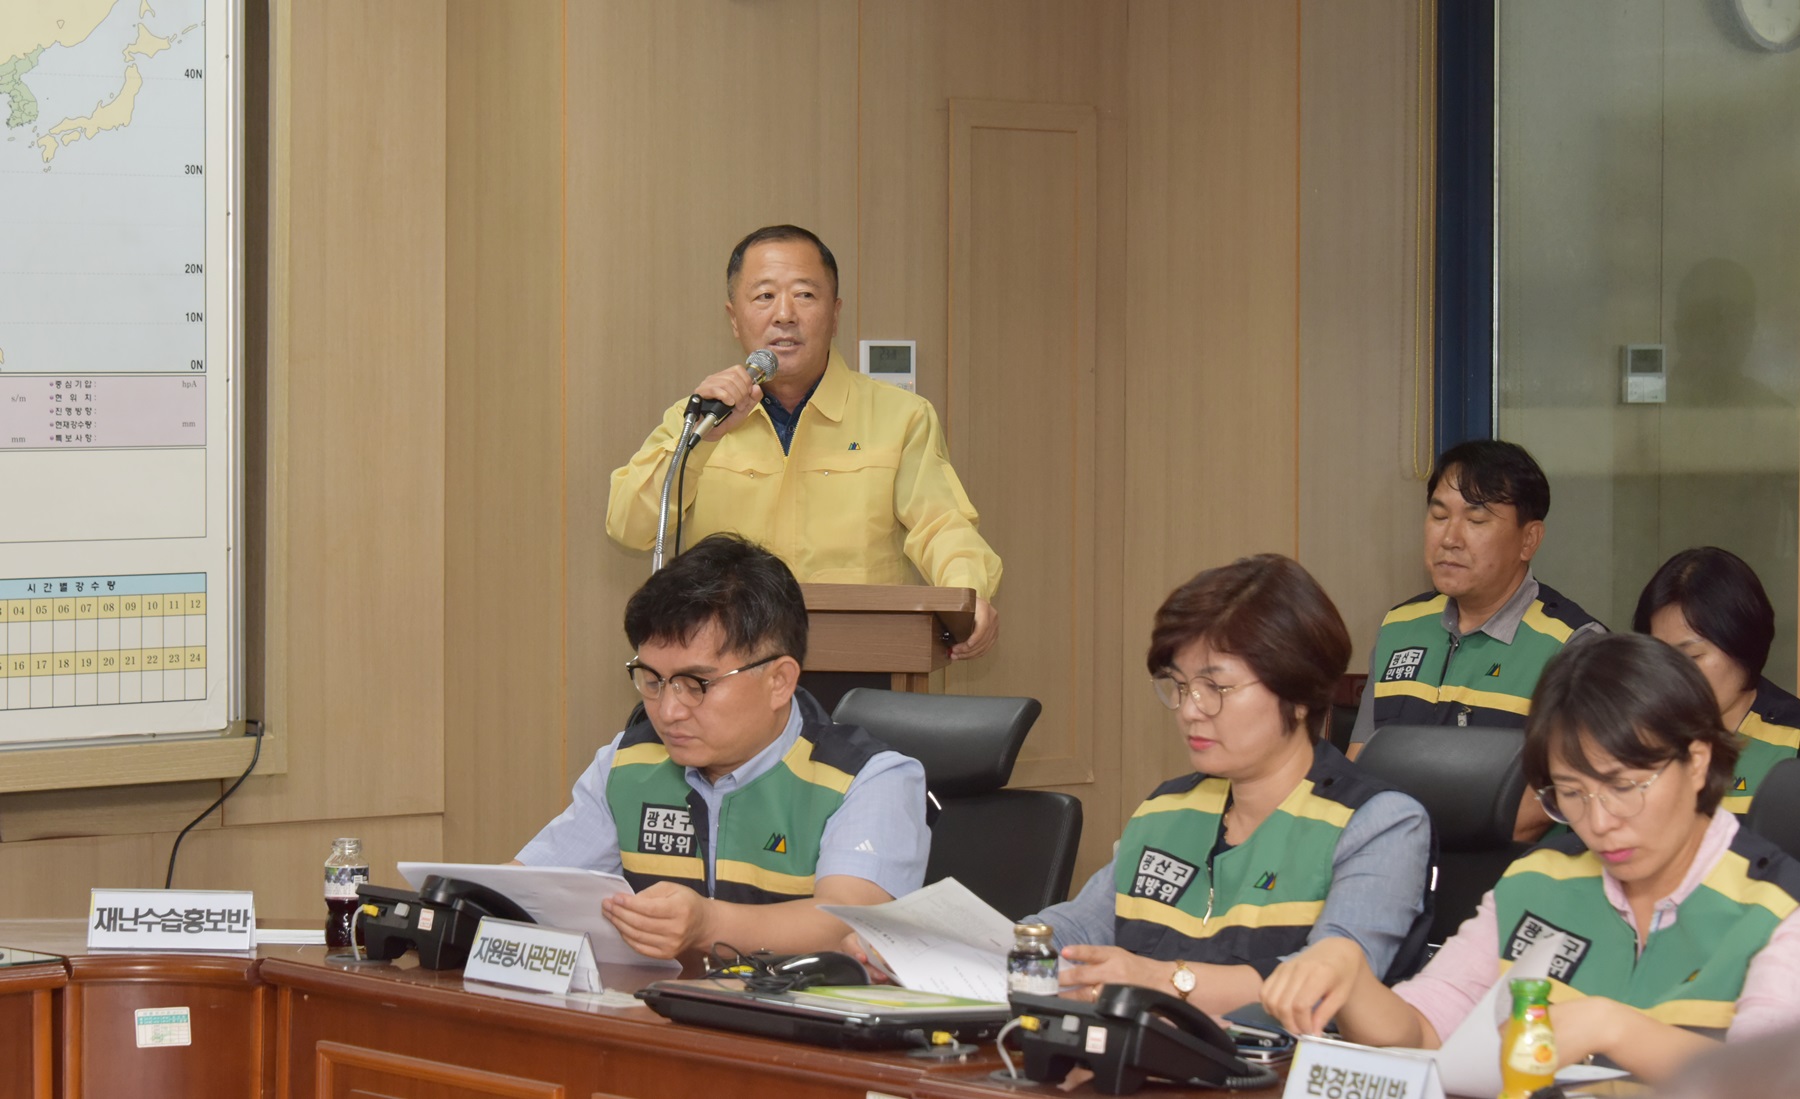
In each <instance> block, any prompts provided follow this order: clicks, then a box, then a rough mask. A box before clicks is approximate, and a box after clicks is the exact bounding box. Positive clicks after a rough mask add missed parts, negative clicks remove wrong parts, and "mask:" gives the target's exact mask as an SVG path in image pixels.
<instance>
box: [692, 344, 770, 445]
mask: <svg viewBox="0 0 1800 1099" xmlns="http://www.w3.org/2000/svg"><path fill="white" fill-rule="evenodd" d="M744 367H745V369H747V370H749V371H750V384H751V385H761V384H763V383H764V382H766V381H768V380H769V379H770V378H772V377H774V376H775V372H776V371H777V370H780V369H781V363H780V362H779V361H778V360H777V359H776V358H775V352H773V351H770V350H769V349H768V348H766V347H761V348H758V349H756V350H755V351H752V352H750V356H749V358H747V359H746V360H745V361H744ZM731 411H732V406H731V405H728V404H726V403H725V402H724V401H721V400H719V399H718V398H716V397H701V396H700V395H699V394H697V393H696V394H695V395H694V396H693V397H692V398H690V399H689V401H688V415H689V416H693V415H696V414H698V415H699V416H700V422H699V423H698V424H697V425H695V427H694V432H693V434H692V435H691V436H689V438H690V439H692V442H690V443H689V444H688V445H689V446H692V445H694V443H698V442H699V441H700V440H701V439H702V438H704V437H705V435H706V433H707V432H709V431H711V430H712V429H713V428H715V427H717V426H719V423H720V421H722V420H724V419H725V418H726V417H727V416H730V415H731Z"/></svg>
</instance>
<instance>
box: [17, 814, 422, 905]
mask: <svg viewBox="0 0 1800 1099" xmlns="http://www.w3.org/2000/svg"><path fill="white" fill-rule="evenodd" d="M183 823H185V822H183ZM179 831H180V829H179V828H173V829H170V830H169V831H166V832H144V833H139V834H137V835H131V836H102V837H94V838H77V839H57V840H38V841H35V842H31V843H6V844H0V882H6V883H8V888H5V889H0V919H23V918H52V917H54V918H66V917H69V916H78V915H81V914H82V913H84V912H86V911H87V906H88V891H89V890H90V889H92V888H94V887H95V886H104V887H108V888H114V889H160V888H162V884H163V878H164V875H166V874H167V873H168V868H169V850H170V848H171V847H172V846H173V844H174V842H175V836H176V834H177V833H178V832H179ZM441 834H442V825H441V823H440V819H439V817H438V816H437V815H436V814H427V815H422V816H414V817H370V818H363V819H357V818H347V819H341V820H324V821H302V822H296V823H292V824H260V825H243V826H236V827H231V828H212V829H195V830H194V831H192V832H189V833H188V836H187V839H185V840H183V841H182V842H181V854H180V856H179V858H178V859H177V862H176V867H175V885H176V887H177V888H181V889H249V890H253V891H254V892H255V893H256V914H257V916H258V917H259V918H273V919H278V920H300V921H306V920H311V919H314V918H317V919H318V920H320V921H321V922H323V920H324V919H325V910H324V902H323V900H321V899H320V898H321V894H320V890H321V888H322V885H321V882H322V877H321V875H322V873H323V870H322V868H323V866H324V863H325V856H326V855H329V854H330V853H331V841H332V840H333V839H335V838H336V837H338V836H357V837H359V838H360V839H361V840H362V841H363V851H364V852H365V853H367V854H368V855H369V858H370V867H371V873H372V875H373V877H374V880H375V881H376V883H377V884H381V885H401V884H403V882H402V880H401V878H400V876H399V871H398V870H396V869H395V864H396V863H398V862H400V861H402V860H415V859H416V860H423V861H430V860H433V859H438V858H441V857H442V855H443V841H442V838H441Z"/></svg>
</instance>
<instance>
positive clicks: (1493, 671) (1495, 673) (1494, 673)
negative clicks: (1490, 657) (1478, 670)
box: [1487, 664, 1500, 679]
mask: <svg viewBox="0 0 1800 1099" xmlns="http://www.w3.org/2000/svg"><path fill="white" fill-rule="evenodd" d="M1487 674H1488V678H1489V679H1499V678H1500V665H1498V664H1496V665H1494V666H1493V667H1491V668H1489V669H1488V671H1487Z"/></svg>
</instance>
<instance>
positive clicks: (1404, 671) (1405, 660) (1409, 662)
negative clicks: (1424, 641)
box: [1381, 645, 1425, 683]
mask: <svg viewBox="0 0 1800 1099" xmlns="http://www.w3.org/2000/svg"><path fill="white" fill-rule="evenodd" d="M1423 663H1425V648H1424V646H1422V645H1419V646H1414V647H1413V648H1410V649H1401V650H1399V651H1398V652H1396V653H1395V654H1394V655H1393V656H1390V657H1388V666H1387V671H1385V672H1382V673H1381V681H1382V682H1383V683H1395V682H1399V681H1401V680H1407V681H1410V680H1415V679H1417V678H1419V665H1421V664H1423Z"/></svg>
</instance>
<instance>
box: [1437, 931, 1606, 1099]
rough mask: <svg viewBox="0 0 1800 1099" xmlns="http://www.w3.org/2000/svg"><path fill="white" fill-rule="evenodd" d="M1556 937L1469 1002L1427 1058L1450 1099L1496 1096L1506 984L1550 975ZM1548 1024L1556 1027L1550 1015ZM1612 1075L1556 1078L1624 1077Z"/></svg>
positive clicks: (1591, 1071) (1581, 1069)
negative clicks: (1435, 1067) (1457, 1022)
mask: <svg viewBox="0 0 1800 1099" xmlns="http://www.w3.org/2000/svg"><path fill="white" fill-rule="evenodd" d="M1563 942H1564V939H1563V937H1562V936H1561V935H1548V936H1545V937H1544V938H1541V939H1538V940H1537V941H1536V942H1533V943H1532V944H1531V945H1530V946H1529V947H1526V949H1525V953H1523V954H1521V955H1519V959H1518V960H1517V961H1515V962H1513V964H1512V967H1511V968H1510V969H1508V970H1507V971H1506V972H1505V973H1504V974H1502V975H1501V977H1500V979H1499V980H1498V981H1495V982H1494V984H1493V986H1492V987H1490V988H1489V989H1488V990H1487V991H1486V992H1485V993H1483V994H1482V997H1481V999H1479V1000H1477V1001H1476V1002H1475V1006H1474V1007H1473V1008H1471V1009H1470V1011H1469V1014H1468V1015H1467V1016H1465V1017H1464V1019H1463V1021H1462V1023H1461V1025H1459V1026H1458V1027H1457V1028H1456V1029H1455V1030H1454V1031H1452V1032H1451V1033H1450V1036H1449V1037H1448V1038H1446V1039H1444V1043H1443V1045H1442V1046H1440V1047H1439V1048H1438V1049H1435V1050H1432V1051H1430V1056H1431V1057H1432V1059H1433V1060H1435V1061H1436V1062H1437V1063H1438V1078H1439V1079H1440V1080H1442V1081H1443V1084H1444V1091H1445V1092H1446V1093H1447V1094H1450V1095H1472V1096H1488V1095H1498V1094H1499V1093H1500V1028H1501V1026H1502V1025H1504V1024H1505V1022H1506V1019H1507V1016H1509V1015H1510V1014H1511V1013H1512V991H1511V982H1512V981H1514V980H1539V979H1542V978H1544V977H1548V976H1549V975H1550V963H1551V962H1552V961H1554V960H1555V959H1556V952H1557V951H1558V950H1560V949H1562V945H1563ZM1550 1021H1551V1024H1552V1025H1554V1024H1555V1022H1556V1017H1555V1013H1554V1012H1552V1014H1551V1019H1550ZM1624 1075H1626V1074H1625V1073H1623V1072H1620V1071H1618V1070H1617V1069H1606V1068H1597V1067H1595V1066H1593V1065H1570V1066H1569V1067H1568V1068H1565V1069H1562V1070H1561V1071H1559V1072H1557V1074H1556V1078H1557V1080H1559V1081H1562V1082H1564V1083H1573V1082H1578V1081H1580V1082H1585V1081H1590V1080H1606V1079H1611V1078H1612V1077H1615V1076H1624Z"/></svg>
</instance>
